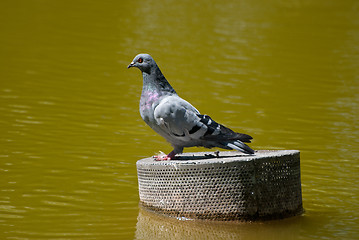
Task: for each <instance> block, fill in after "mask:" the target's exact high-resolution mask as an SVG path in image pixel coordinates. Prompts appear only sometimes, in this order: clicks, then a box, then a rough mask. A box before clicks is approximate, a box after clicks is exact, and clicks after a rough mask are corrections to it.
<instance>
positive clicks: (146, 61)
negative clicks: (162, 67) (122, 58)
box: [127, 53, 156, 73]
mask: <svg viewBox="0 0 359 240" xmlns="http://www.w3.org/2000/svg"><path fill="white" fill-rule="evenodd" d="M154 66H156V63H155V60H153V58H152V57H151V55H149V54H145V53H141V54H138V55H137V56H136V57H135V58H134V59H133V60H132V62H131V63H130V64H129V65H128V66H127V68H131V67H137V68H138V69H140V70H141V71H142V72H146V73H150V72H151V68H152V67H154Z"/></svg>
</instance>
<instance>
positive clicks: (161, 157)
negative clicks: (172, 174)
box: [153, 155, 171, 161]
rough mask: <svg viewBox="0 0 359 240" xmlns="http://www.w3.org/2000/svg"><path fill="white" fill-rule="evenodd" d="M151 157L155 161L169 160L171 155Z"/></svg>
mask: <svg viewBox="0 0 359 240" xmlns="http://www.w3.org/2000/svg"><path fill="white" fill-rule="evenodd" d="M153 159H154V160H155V161H169V160H171V157H169V156H167V155H159V156H153Z"/></svg>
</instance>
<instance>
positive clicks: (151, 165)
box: [137, 150, 303, 221]
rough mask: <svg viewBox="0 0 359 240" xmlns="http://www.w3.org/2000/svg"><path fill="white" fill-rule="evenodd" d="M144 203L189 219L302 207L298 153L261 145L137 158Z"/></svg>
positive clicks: (262, 215)
mask: <svg viewBox="0 0 359 240" xmlns="http://www.w3.org/2000/svg"><path fill="white" fill-rule="evenodd" d="M137 173H138V183H139V194H140V202H141V204H142V205H143V206H144V207H146V208H149V209H151V210H154V211H156V212H159V213H163V214H166V215H170V216H175V217H180V218H183V217H184V218H190V219H211V220H225V221H228V220H243V221H246V220H251V221H254V220H266V219H279V218H285V217H290V216H295V215H299V214H301V213H302V212H303V207H302V192H301V179H300V153H299V151H296V150H280V151H270V150H260V151H256V152H255V154H254V155H245V154H241V153H238V152H235V151H223V152H219V155H217V154H216V153H214V152H196V153H184V154H181V155H179V157H178V158H177V159H176V160H171V161H155V160H154V159H153V158H152V157H150V158H145V159H141V160H139V161H137Z"/></svg>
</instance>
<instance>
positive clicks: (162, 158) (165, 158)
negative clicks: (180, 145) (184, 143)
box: [153, 151, 176, 161]
mask: <svg viewBox="0 0 359 240" xmlns="http://www.w3.org/2000/svg"><path fill="white" fill-rule="evenodd" d="M175 155H176V153H175V152H174V151H172V152H170V153H169V154H168V155H165V154H163V155H157V156H153V158H154V160H155V161H169V160H171V159H175Z"/></svg>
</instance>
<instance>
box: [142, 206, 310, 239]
mask: <svg viewBox="0 0 359 240" xmlns="http://www.w3.org/2000/svg"><path fill="white" fill-rule="evenodd" d="M303 225H305V219H304V218H295V217H294V218H289V219H285V220H281V221H266V222H258V223H250V224H246V223H243V222H237V221H226V222H224V221H179V220H178V219H176V218H168V217H166V216H163V215H160V214H156V213H153V212H151V211H147V210H146V209H143V208H142V207H140V209H139V214H138V218H137V225H136V236H135V239H136V240H148V239H156V240H164V239H171V240H177V239H180V240H185V239H207V240H212V239H213V240H228V239H236V240H238V239H266V240H278V239H297V238H298V236H299V235H300V232H301V229H302V228H303Z"/></svg>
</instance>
